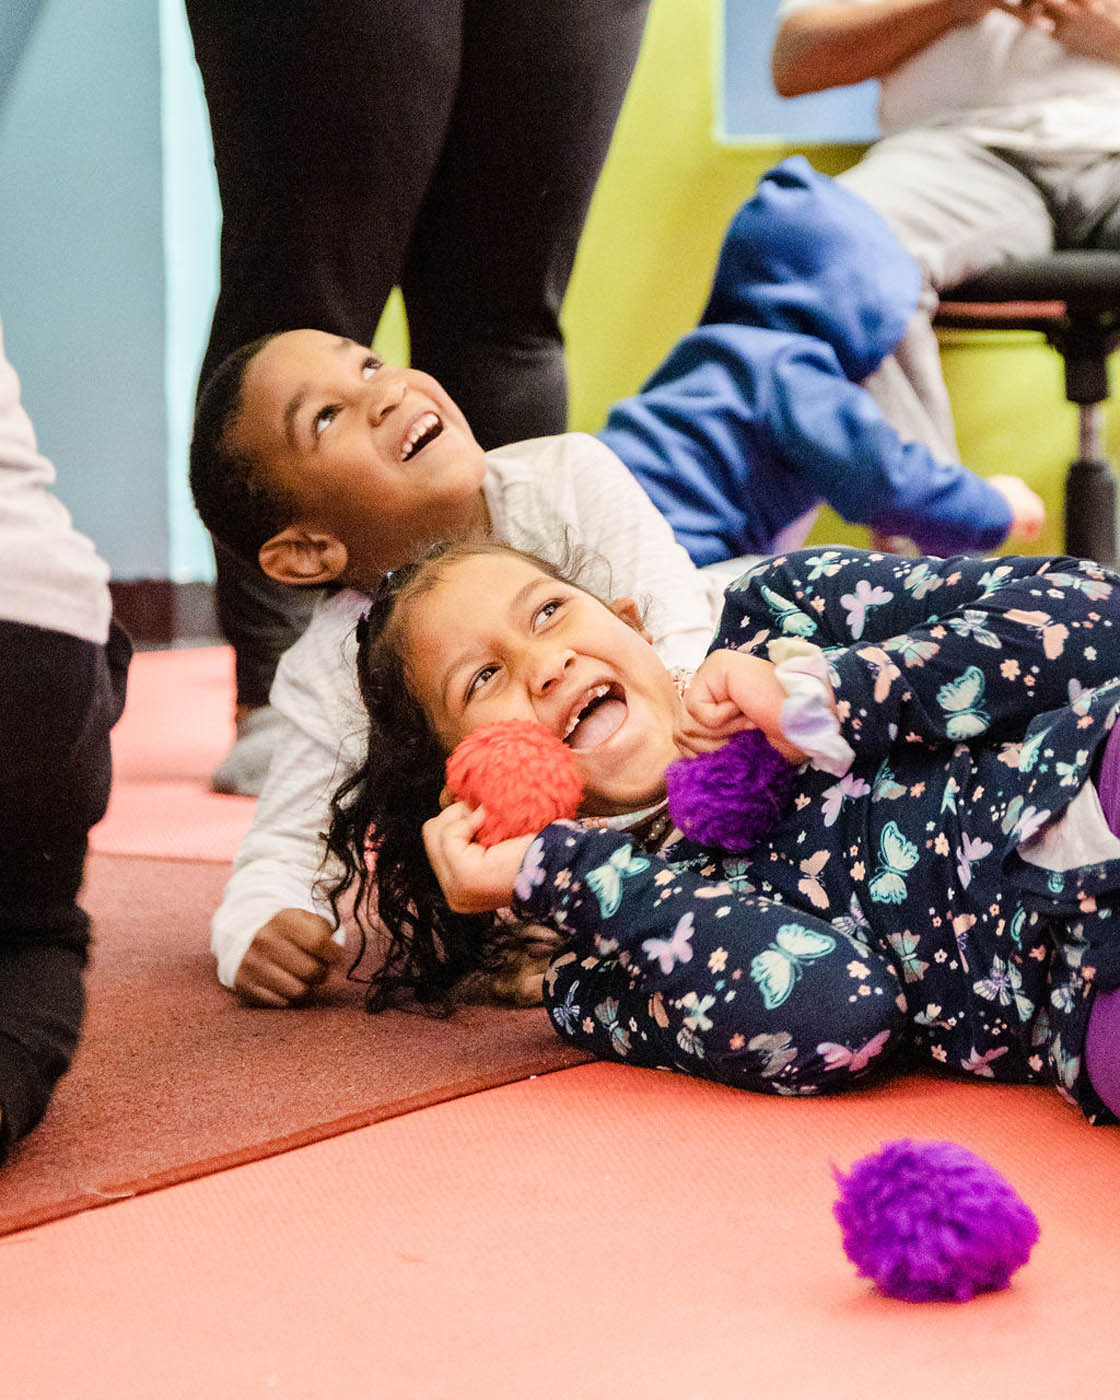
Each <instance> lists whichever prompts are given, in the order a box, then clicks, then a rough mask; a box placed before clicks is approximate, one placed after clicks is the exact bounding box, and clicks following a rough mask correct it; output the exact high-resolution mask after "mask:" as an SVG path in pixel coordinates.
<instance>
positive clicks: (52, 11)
mask: <svg viewBox="0 0 1120 1400" xmlns="http://www.w3.org/2000/svg"><path fill="white" fill-rule="evenodd" d="M2 3H3V4H4V5H5V6H7V5H8V4H10V3H11V0H2ZM16 3H17V4H19V5H20V6H23V5H25V0H16ZM13 13H14V12H13ZM10 18H11V15H9V19H10ZM22 27H23V30H24V32H25V33H26V32H27V30H28V26H26V25H23V26H22ZM3 32H4V33H5V34H6V35H8V36H16V26H15V25H14V24H9V23H8V21H7V20H6V21H5V27H4V30H3ZM16 37H18V36H16ZM8 66H9V69H10V71H11V78H10V82H9V84H8V87H7V92H6V97H5V99H4V101H3V102H2V104H0V316H2V317H3V320H4V331H5V341H6V344H7V349H8V352H9V355H10V357H11V359H12V362H13V364H14V365H15V366H16V369H17V370H18V372H19V374H20V377H21V379H22V381H23V388H24V400H25V403H26V405H27V408H28V410H29V412H30V413H31V416H32V419H33V421H34V423H35V426H36V430H37V432H38V435H39V440H40V443H41V445H42V448H43V450H44V451H45V452H46V453H47V455H48V456H50V457H51V458H52V459H53V461H54V462H55V465H56V467H57V468H58V477H59V493H60V495H61V496H62V497H63V499H64V500H65V502H66V504H67V505H68V506H69V508H70V511H71V513H72V514H73V516H74V519H75V521H76V523H77V524H78V526H79V528H80V529H82V530H84V531H86V532H87V533H88V534H90V535H91V536H92V537H93V538H94V539H95V540H96V541H97V544H98V546H99V548H100V549H101V551H102V553H103V554H104V555H105V557H106V558H107V559H108V560H109V563H110V565H111V566H112V568H113V571H114V573H115V574H116V576H117V577H119V578H140V577H157V578H158V577H166V576H167V571H168V502H167V467H166V463H167V422H166V409H165V396H164V341H165V336H164V330H165V324H164V323H165V314H164V260H163V191H162V157H161V146H160V69H159V29H158V14H157V7H156V6H154V5H153V4H152V3H151V0H113V3H112V4H105V3H103V0H45V3H43V5H42V7H41V12H40V14H39V16H38V20H37V22H36V23H35V25H34V27H33V28H30V30H29V37H27V40H26V44H25V46H24V47H23V50H22V53H21V54H20V55H19V57H18V62H15V63H11V64H9V65H8Z"/></svg>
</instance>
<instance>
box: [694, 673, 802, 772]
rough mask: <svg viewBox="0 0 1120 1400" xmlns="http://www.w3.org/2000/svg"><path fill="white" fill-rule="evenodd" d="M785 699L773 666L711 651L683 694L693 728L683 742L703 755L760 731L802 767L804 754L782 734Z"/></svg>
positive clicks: (782, 752) (779, 750)
mask: <svg viewBox="0 0 1120 1400" xmlns="http://www.w3.org/2000/svg"><path fill="white" fill-rule="evenodd" d="M785 699H786V693H785V691H784V690H783V689H782V686H781V683H780V682H779V681H778V679H777V677H776V676H775V674H774V666H773V664H772V663H771V662H769V661H766V660H765V659H764V658H763V657H761V656H752V655H751V654H750V653H749V652H745V651H731V650H726V651H713V652H712V654H711V655H710V656H708V657H706V658H705V659H704V662H703V664H702V665H701V666H700V669H699V670H698V671H697V672H696V674H695V675H694V676H693V678H692V681H691V683H690V684H689V687H688V689H687V690H686V691H685V695H684V708H685V712H686V714H687V716H688V718H689V720H690V721H691V722H692V726H694V727H690V728H687V729H686V731H685V733H684V735H683V736H682V742H683V744H684V746H685V747H686V748H688V749H690V750H691V751H692V752H694V753H703V752H705V751H706V750H708V749H713V748H718V747H719V746H720V745H721V744H723V743H726V742H727V740H728V739H729V738H730V737H731V735H732V734H734V733H735V732H736V730H739V729H761V730H762V732H763V733H764V734H765V735H766V737H767V739H769V741H770V742H771V744H773V746H774V747H775V748H776V749H777V750H778V752H779V753H780V754H783V755H784V756H785V757H786V758H788V759H790V760H791V761H792V762H794V763H800V762H802V761H803V760H804V757H805V756H804V754H802V753H801V752H800V751H799V750H797V749H795V748H794V747H793V746H792V745H791V744H790V743H789V741H788V740H787V739H786V738H785V737H784V735H783V734H782V729H781V714H782V705H783V704H784V703H785Z"/></svg>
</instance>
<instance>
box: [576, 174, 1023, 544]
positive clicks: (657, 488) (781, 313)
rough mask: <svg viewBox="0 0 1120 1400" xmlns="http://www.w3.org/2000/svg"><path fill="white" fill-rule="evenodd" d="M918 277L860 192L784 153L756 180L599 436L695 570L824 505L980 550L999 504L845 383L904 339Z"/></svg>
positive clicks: (999, 524) (997, 527)
mask: <svg viewBox="0 0 1120 1400" xmlns="http://www.w3.org/2000/svg"><path fill="white" fill-rule="evenodd" d="M920 286H921V277H920V273H919V270H918V267H917V264H916V263H915V262H914V260H913V259H912V258H911V257H910V255H909V254H908V253H907V252H906V250H905V249H904V248H903V247H902V245H901V243H899V241H898V239H897V238H896V237H895V235H894V234H893V233H892V232H891V230H890V228H889V227H888V226H887V224H886V223H885V222H884V220H883V219H882V218H881V217H880V216H879V215H878V214H877V213H876V212H875V210H874V209H872V208H871V206H870V205H869V204H867V203H866V202H865V201H864V200H862V199H860V198H859V196H857V195H855V194H853V193H852V192H851V191H849V190H847V189H845V188H844V187H843V186H842V185H838V184H837V183H836V182H835V181H833V180H831V179H829V178H828V176H826V175H821V174H819V173H818V172H817V171H815V170H814V169H813V168H812V166H810V165H809V163H808V161H806V160H805V158H804V157H803V156H794V157H793V158H791V159H790V160H785V161H783V162H782V163H781V164H780V165H777V166H775V167H774V168H773V169H772V170H770V171H768V172H767V173H766V174H765V175H764V176H763V177H762V179H761V180H760V181H759V184H758V188H757V190H756V192H755V194H754V195H753V196H752V198H751V199H749V200H748V201H747V202H746V203H745V204H744V205H743V206H742V207H741V208H740V209H739V211H738V213H737V214H736V215H735V217H734V219H733V220H732V222H731V226H730V228H729V229H728V232H727V235H726V237H725V238H724V242H723V247H722V249H721V252H720V258H719V263H718V266H717V268H716V274H715V280H714V283H713V286H712V292H711V296H710V298H709V301H708V305H707V307H706V308H705V311H704V314H703V316H702V318H701V322H700V325H699V326H698V327H697V329H696V330H694V331H692V332H691V333H690V334H688V335H686V336H685V337H684V338H683V339H682V340H680V341H678V343H677V345H676V346H675V347H674V348H673V350H672V351H671V352H670V354H669V356H668V358H667V359H666V360H665V362H664V363H663V364H662V365H661V367H660V368H659V369H658V370H657V371H656V372H655V373H654V375H653V376H652V377H651V378H650V379H649V381H648V382H647V383H646V384H645V386H644V387H643V388H642V390H641V392H640V393H639V394H637V395H635V396H634V397H633V398H629V399H624V400H622V401H621V402H620V403H618V404H616V405H615V407H614V408H613V409H612V410H611V412H610V415H609V417H608V419H607V423H606V426H605V427H604V428H603V430H602V431H601V432H600V433H599V437H600V438H601V439H602V441H603V442H605V443H606V444H607V446H608V447H610V448H611V449H612V450H613V451H614V452H615V453H617V455H618V456H619V457H620V458H621V459H622V460H623V461H624V462H625V463H626V465H627V466H628V467H629V468H630V470H631V471H632V472H633V473H634V475H635V476H636V477H637V478H638V480H639V481H640V482H641V483H642V485H643V487H644V488H645V490H646V492H647V494H648V495H649V496H650V497H651V498H652V499H653V501H654V503H655V504H656V505H657V507H658V509H659V510H660V511H661V512H662V514H663V515H665V517H666V518H667V519H668V521H669V524H670V525H671V526H672V529H673V533H674V534H675V535H676V537H677V539H678V540H679V541H680V543H681V544H682V545H683V546H684V547H685V549H686V550H687V551H688V553H689V554H690V555H691V556H692V559H693V560H694V561H695V563H697V564H701V565H702V564H711V563H715V562H717V561H720V560H724V559H733V558H736V557H737V556H739V555H742V554H766V553H769V552H771V551H772V550H773V549H774V548H775V547H777V541H778V538H779V536H780V534H781V532H782V531H783V530H784V529H786V528H787V527H788V526H790V525H792V524H793V523H794V522H795V521H796V520H798V519H799V518H800V517H801V516H802V515H804V514H805V513H806V512H807V511H809V510H811V509H812V508H813V507H815V506H818V505H820V504H821V503H822V502H827V503H828V504H829V505H830V506H832V507H833V509H834V510H836V511H837V512H838V513H839V514H840V515H841V516H843V517H844V519H845V520H849V521H852V522H856V523H859V524H863V525H868V526H870V527H871V528H873V529H875V530H878V531H880V532H882V533H883V534H894V535H905V536H907V537H908V538H910V539H912V540H913V541H914V542H915V543H916V544H917V545H918V547H919V548H920V549H921V550H922V551H923V552H925V553H929V554H942V555H947V554H955V553H959V552H961V551H970V550H983V549H989V548H992V547H993V546H995V545H998V544H999V543H1001V542H1002V540H1003V539H1004V537H1005V535H1006V534H1007V530H1008V527H1009V526H1010V524H1011V510H1010V507H1009V506H1008V504H1007V502H1006V500H1005V499H1004V498H1003V496H1002V495H1001V494H1000V493H999V492H998V491H997V490H995V488H994V487H991V486H989V485H988V484H987V483H986V482H984V481H983V480H981V478H979V477H978V476H976V475H975V474H974V473H973V472H971V471H969V470H968V469H967V468H965V467H963V466H961V465H960V464H959V463H947V462H940V461H938V460H937V459H936V458H935V457H934V456H933V455H932V454H931V452H930V451H929V449H928V448H927V447H925V446H924V445H923V444H921V443H917V442H903V441H902V440H901V438H900V437H899V436H898V433H897V432H896V431H895V430H894V429H893V428H892V427H891V426H890V424H889V423H888V422H887V421H886V419H885V418H884V417H883V415H882V413H881V412H880V411H879V408H878V406H877V405H876V403H875V401H874V400H873V399H872V397H871V395H870V394H868V393H867V391H866V390H865V389H862V388H861V387H860V381H861V380H863V379H866V378H867V376H868V375H869V374H870V373H871V372H872V371H873V370H874V369H875V368H876V367H877V366H878V365H879V364H880V362H881V361H882V360H883V359H884V358H885V357H886V356H887V355H888V354H890V352H891V351H892V350H893V349H894V347H895V346H896V345H897V344H898V342H899V341H900V340H901V339H902V336H903V333H904V331H905V330H906V326H907V324H908V323H909V320H910V317H911V315H912V314H913V312H914V309H915V307H916V305H917V300H918V294H919V291H920Z"/></svg>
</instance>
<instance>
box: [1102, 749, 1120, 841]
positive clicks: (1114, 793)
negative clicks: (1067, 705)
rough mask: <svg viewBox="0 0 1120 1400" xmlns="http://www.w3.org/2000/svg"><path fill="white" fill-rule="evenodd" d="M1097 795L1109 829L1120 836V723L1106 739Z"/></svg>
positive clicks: (1114, 834)
mask: <svg viewBox="0 0 1120 1400" xmlns="http://www.w3.org/2000/svg"><path fill="white" fill-rule="evenodd" d="M1097 796H1098V797H1099V798H1100V800H1101V808H1102V809H1103V811H1104V819H1105V821H1106V822H1107V823H1108V829H1109V831H1111V832H1112V834H1113V836H1120V723H1117V724H1114V725H1113V726H1112V732H1111V733H1110V734H1109V736H1108V738H1107V739H1106V740H1105V745H1104V753H1103V754H1102V755H1101V766H1100V770H1099V771H1098V773H1097Z"/></svg>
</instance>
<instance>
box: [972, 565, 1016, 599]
mask: <svg viewBox="0 0 1120 1400" xmlns="http://www.w3.org/2000/svg"><path fill="white" fill-rule="evenodd" d="M1012 572H1013V571H1012V568H1011V566H1010V564H1001V565H1000V566H999V567H998V568H995V569H989V570H988V571H987V572H986V573H983V574H981V575H980V579H979V583H980V588H981V589H982V591H983V596H984V597H985V598H987V597H989V596H990V595H991V594H993V593H996V592H998V591H999V590H1000V589H1001V588H1002V587H1003V586H1004V585H1005V584H1007V583H1010V581H1011V574H1012Z"/></svg>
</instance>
